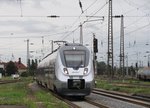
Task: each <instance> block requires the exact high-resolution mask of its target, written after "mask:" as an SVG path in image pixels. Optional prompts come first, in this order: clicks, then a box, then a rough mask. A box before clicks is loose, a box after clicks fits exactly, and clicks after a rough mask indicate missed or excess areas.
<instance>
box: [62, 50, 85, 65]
mask: <svg viewBox="0 0 150 108" xmlns="http://www.w3.org/2000/svg"><path fill="white" fill-rule="evenodd" d="M64 56H65V62H66V67H73V68H79V67H84V66H85V51H64Z"/></svg>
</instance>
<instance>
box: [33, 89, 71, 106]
mask: <svg viewBox="0 0 150 108" xmlns="http://www.w3.org/2000/svg"><path fill="white" fill-rule="evenodd" d="M35 96H36V98H37V99H38V100H39V101H40V102H42V103H43V104H44V106H46V108H68V105H67V104H66V103H64V102H63V101H61V100H58V99H57V98H55V97H54V96H52V95H51V93H49V92H45V91H42V90H40V91H38V92H36V93H35Z"/></svg>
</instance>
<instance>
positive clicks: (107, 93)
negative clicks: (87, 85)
mask: <svg viewBox="0 0 150 108" xmlns="http://www.w3.org/2000/svg"><path fill="white" fill-rule="evenodd" d="M92 93H94V94H98V95H103V96H107V97H111V98H115V99H119V100H122V101H126V102H130V103H134V104H137V105H141V106H144V107H148V108H150V103H149V102H150V99H145V98H138V97H134V96H130V95H127V94H123V93H118V92H111V91H106V90H102V89H96V88H95V89H93V92H92Z"/></svg>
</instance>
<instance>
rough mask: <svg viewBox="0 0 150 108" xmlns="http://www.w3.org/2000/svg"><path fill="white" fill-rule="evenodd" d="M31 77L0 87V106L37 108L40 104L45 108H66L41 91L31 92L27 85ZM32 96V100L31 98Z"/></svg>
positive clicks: (66, 106) (48, 93)
mask: <svg viewBox="0 0 150 108" xmlns="http://www.w3.org/2000/svg"><path fill="white" fill-rule="evenodd" d="M32 79H33V78H32V77H26V78H21V80H20V82H17V83H9V84H2V85H0V105H23V106H27V108H37V106H38V105H39V104H38V103H42V105H44V106H45V108H68V105H67V104H65V103H64V102H63V101H60V100H58V99H57V98H55V97H54V96H52V95H51V94H50V92H46V91H43V90H40V89H39V90H37V91H34V92H31V91H32V90H31V89H30V88H29V86H28V85H29V83H32V82H33V80H32ZM32 96H33V98H32Z"/></svg>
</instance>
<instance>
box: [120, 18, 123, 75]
mask: <svg viewBox="0 0 150 108" xmlns="http://www.w3.org/2000/svg"><path fill="white" fill-rule="evenodd" d="M120 70H121V74H122V76H123V77H124V19H123V15H121V28H120Z"/></svg>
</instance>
